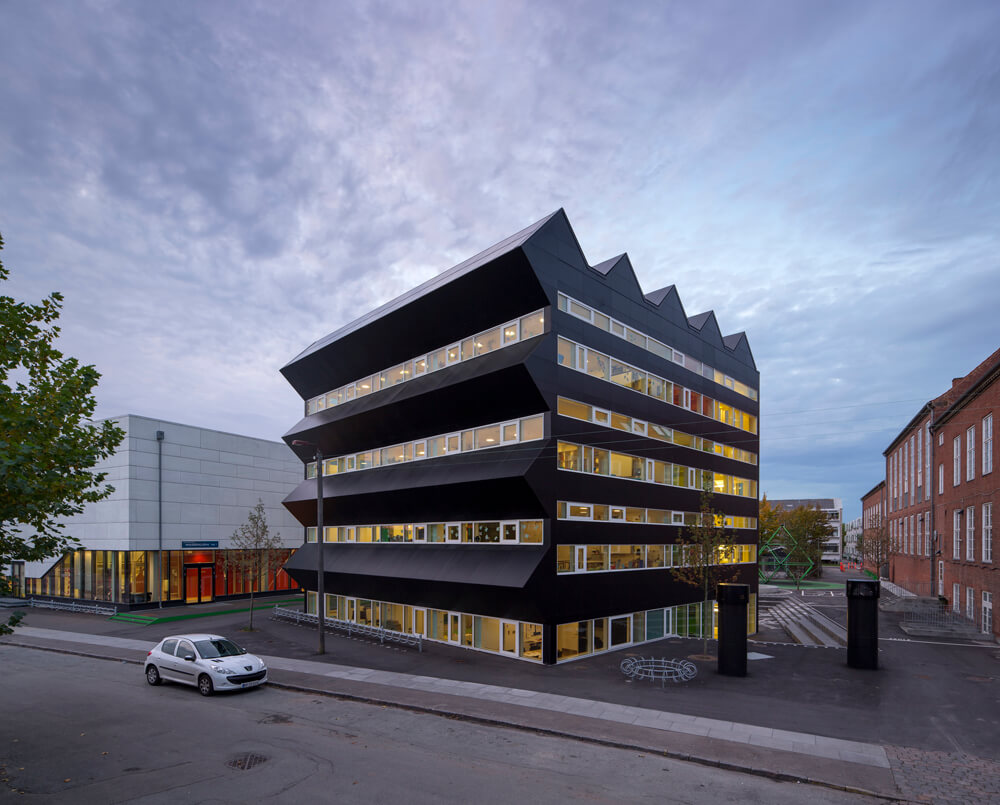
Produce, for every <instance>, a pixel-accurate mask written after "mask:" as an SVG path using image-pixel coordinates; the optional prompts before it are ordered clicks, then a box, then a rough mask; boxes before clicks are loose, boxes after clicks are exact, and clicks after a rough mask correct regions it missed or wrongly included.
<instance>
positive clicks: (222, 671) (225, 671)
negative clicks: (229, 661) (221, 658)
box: [212, 665, 236, 676]
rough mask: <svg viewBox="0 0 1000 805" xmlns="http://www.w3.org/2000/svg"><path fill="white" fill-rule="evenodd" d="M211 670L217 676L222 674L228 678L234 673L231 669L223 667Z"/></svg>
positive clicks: (217, 666) (218, 666)
mask: <svg viewBox="0 0 1000 805" xmlns="http://www.w3.org/2000/svg"><path fill="white" fill-rule="evenodd" d="M212 670H213V671H215V673H217V674H224V675H225V676H230V675H232V674H235V673H236V672H235V671H234V670H233V669H232V668H226V667H225V666H224V665H216V666H215V668H213V669H212Z"/></svg>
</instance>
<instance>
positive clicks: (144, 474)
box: [11, 414, 303, 607]
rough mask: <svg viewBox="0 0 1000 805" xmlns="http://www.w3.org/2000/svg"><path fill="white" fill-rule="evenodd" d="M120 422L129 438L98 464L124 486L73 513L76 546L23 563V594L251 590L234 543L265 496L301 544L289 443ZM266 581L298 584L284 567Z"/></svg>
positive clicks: (297, 470)
mask: <svg viewBox="0 0 1000 805" xmlns="http://www.w3.org/2000/svg"><path fill="white" fill-rule="evenodd" d="M113 421H115V422H117V423H118V425H119V426H120V427H122V428H123V429H124V430H125V433H126V436H125V438H124V439H123V440H122V443H121V444H120V445H119V447H118V449H117V450H116V451H115V453H114V455H112V456H111V457H110V458H108V459H107V460H106V461H104V462H102V463H101V464H99V465H98V467H97V469H98V470H99V471H105V472H107V482H108V483H110V484H111V485H112V486H113V487H114V488H115V491H114V492H113V493H112V494H111V496H110V497H108V498H107V499H105V500H102V501H99V502H97V503H91V504H87V506H86V507H85V509H84V511H83V512H82V513H80V514H79V515H77V516H75V517H72V518H70V519H68V520H66V521H65V522H66V531H65V533H66V534H68V535H71V536H73V537H76V538H77V539H78V540H79V547H78V549H77V550H74V551H72V552H70V553H68V554H66V555H65V556H58V557H53V558H51V559H49V560H47V561H43V562H15V563H14V565H13V567H12V568H11V570H12V571H13V578H14V579H15V583H16V585H17V586H18V587H19V588H20V590H19V591H20V592H22V593H23V594H25V595H27V596H45V597H58V598H72V599H82V600H90V601H107V602H113V603H116V604H119V605H124V606H126V607H127V606H148V605H151V604H152V605H159V604H160V602H161V601H162V603H163V604H178V603H179V604H183V603H200V602H205V601H211V600H214V599H217V598H230V597H239V596H242V595H244V594H246V593H248V592H249V587H248V589H247V590H244V584H243V579H241V578H238V576H237V574H235V573H233V572H232V571H231V570H229V569H227V567H226V563H225V559H226V551H227V549H228V548H230V547H231V537H232V535H233V532H234V531H235V530H236V529H237V528H239V526H240V525H242V524H243V523H245V522H246V521H247V515H248V514H249V511H250V509H251V508H253V507H254V506H255V505H256V504H257V501H258V500H261V501H263V503H264V509H265V512H266V514H267V523H268V526H269V527H270V530H271V532H272V533H274V532H278V533H279V534H280V536H281V539H282V542H283V545H284V546H285V549H286V550H287V552H288V554H289V555H290V554H291V553H292V550H293V549H294V548H297V547H299V546H300V545H301V544H302V527H301V526H300V525H299V523H298V522H297V521H296V520H295V518H294V517H292V515H291V514H289V513H288V510H287V509H286V508H285V507H284V506H283V505H282V500H283V499H284V498H285V497H286V496H287V495H288V493H289V492H291V491H292V490H293V489H294V488H295V487H296V485H297V484H298V483H299V482H300V481H301V480H302V477H303V465H302V462H301V461H300V460H299V459H298V458H297V457H296V455H295V454H294V453H293V452H292V450H291V449H290V448H289V447H288V446H287V445H285V444H284V443H282V442H275V441H268V440H265V439H255V438H252V437H249V436H237V435H235V434H231V433H223V432H220V431H216V430H208V429H206V428H198V427H193V426H191V425H180V424H177V423H175V422H165V421H162V420H158V419H149V418H147V417H142V416H136V415H134V414H130V415H126V416H121V417H113ZM261 582H262V584H261V587H260V589H263V590H287V589H297V585H295V584H294V582H292V580H291V579H290V578H289V577H288V576H287V575H286V574H285V573H284V571H279V572H277V573H271V574H270V576H269V578H267V579H262V580H261Z"/></svg>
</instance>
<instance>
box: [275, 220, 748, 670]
mask: <svg viewBox="0 0 1000 805" xmlns="http://www.w3.org/2000/svg"><path fill="white" fill-rule="evenodd" d="M560 291H562V292H563V293H566V294H568V295H569V296H571V297H573V298H575V299H577V300H578V301H580V302H582V303H584V304H586V305H589V306H591V307H593V308H594V309H596V310H599V311H601V312H602V313H605V314H607V315H610V316H612V317H613V318H615V319H618V320H619V321H622V322H624V323H625V324H626V325H628V326H630V327H633V328H635V329H637V330H639V331H641V332H643V333H646V334H647V335H650V336H653V337H654V338H657V339H658V340H660V341H662V342H663V343H666V344H669V345H671V346H673V347H675V348H676V349H678V350H680V351H683V352H684V353H685V354H686V355H689V356H691V357H692V358H695V359H697V360H699V361H702V362H704V363H706V364H708V365H710V366H712V367H713V368H715V369H718V370H721V371H723V372H725V373H726V374H727V375H729V376H730V377H733V378H735V379H736V380H738V381H740V382H742V383H746V384H747V385H749V386H751V387H753V388H759V373H758V372H757V369H756V366H755V364H754V360H753V355H752V354H751V352H750V348H749V344H748V343H747V340H746V338H745V336H743V334H737V335H733V336H725V337H724V336H723V335H722V334H721V331H720V330H719V327H718V324H717V322H716V319H715V316H714V314H713V313H705V314H699V315H698V316H693V317H690V318H689V317H688V316H687V315H686V314H685V312H684V309H683V306H682V305H681V302H680V299H679V297H678V295H677V292H676V290H675V289H674V288H673V287H672V286H671V287H669V288H665V289H663V290H660V291H656V292H653V293H650V294H648V295H643V293H642V290H641V289H640V287H639V285H638V282H637V281H636V278H635V274H634V272H633V270H632V267H631V264H630V263H629V261H628V257H627V256H624V255H623V256H622V257H619V258H615V259H613V260H609V261H607V262H605V263H602V264H600V265H598V266H595V267H590V266H589V265H588V264H587V263H586V260H585V258H584V256H583V253H582V251H581V249H580V247H579V244H578V242H577V240H576V236H575V235H574V234H573V231H572V229H571V227H570V225H569V222H568V220H567V219H566V216H565V214H564V213H563V212H562V211H561V210H560V211H558V212H556V213H554V214H553V215H551V216H548V217H547V218H546V219H543V220H542V221H540V222H538V223H537V224H534V225H533V226H531V227H529V228H528V229H526V230H523V231H522V232H521V233H518V234H517V235H514V236H512V237H511V238H508V239H507V240H506V241H504V242H503V243H501V244H498V245H497V246H495V247H492V248H491V249H488V250H487V251H486V252H483V253H481V254H480V255H477V256H476V257H474V258H471V259H470V260H468V261H466V262H465V263H463V264H461V265H460V266H456V267H455V268H454V269H451V270H450V271H448V272H445V273H444V274H442V275H441V276H439V277H437V278H435V279H433V280H431V281H430V282H428V283H425V284H424V285H422V286H420V287H419V288H416V289H414V290H413V291H410V292H408V293H407V294H404V296H402V297H400V298H399V299H397V300H394V301H393V302H390V303H389V304H387V305H385V306H383V308H380V309H379V310H377V311H373V312H372V313H370V314H367V315H366V316H363V317H362V318H361V319H359V320H358V321H356V322H354V323H352V324H349V325H347V326H345V327H343V328H341V330H339V331H337V332H335V333H332V334H331V335H330V336H327V337H325V338H323V339H320V340H319V341H317V342H316V343H315V344H313V345H312V346H310V347H309V348H308V349H307V350H305V351H304V352H303V353H302V354H301V355H300V356H298V357H297V358H295V359H294V360H293V361H291V362H290V363H289V364H288V365H287V366H285V367H284V368H283V369H282V373H283V374H284V375H285V377H286V378H287V379H288V380H289V382H290V383H291V384H292V385H293V386H294V387H295V389H296V391H298V392H299V394H300V395H302V397H303V398H304V399H307V398H310V397H312V396H315V395H317V394H321V393H323V392H326V391H329V390H331V389H334V388H337V387H339V386H341V385H343V384H344V383H347V382H350V381H352V380H357V379H359V378H361V377H364V376H365V375H368V374H372V373H374V372H376V371H380V370H382V369H386V368H387V367H389V366H393V365H395V364H398V363H400V362H402V361H403V360H406V359H410V358H413V357H416V356H417V355H420V354H422V353H424V352H429V351H431V350H434V349H439V348H441V347H444V346H447V345H448V344H451V343H454V342H456V341H459V340H461V339H463V338H467V337H469V336H471V335H474V334H475V333H478V332H482V331H484V330H487V329H490V328H492V327H496V326H499V325H502V324H504V323H505V322H507V321H511V320H514V319H517V318H519V317H521V316H524V315H525V314H528V313H531V312H532V311H535V310H538V309H540V308H545V319H546V327H545V330H546V331H545V334H544V335H541V336H537V337H535V338H532V339H529V340H527V341H524V342H520V343H517V344H515V345H513V346H509V347H504V348H502V349H499V350H496V351H495V352H492V353H489V354H487V355H483V356H480V357H477V358H473V359H471V360H469V361H467V362H463V363H459V364H455V365H453V366H450V367H447V368H445V369H442V370H439V371H437V372H433V373H429V374H427V375H424V376H421V377H419V378H416V379H413V380H410V381H408V382H405V383H401V384H399V385H397V386H394V387H392V388H390V389H385V390H382V391H379V392H375V393H372V394H369V395H367V396H365V397H362V398H359V399H356V400H353V401H351V402H348V403H345V404H343V405H339V406H336V407H334V408H330V409H327V410H325V411H320V412H318V413H315V414H313V415H311V416H308V417H305V418H303V419H302V420H301V421H299V422H298V423H297V424H296V425H295V426H294V427H293V428H292V429H291V430H289V432H288V433H287V434H286V435H285V437H284V438H285V440H286V441H287V442H288V443H291V442H292V441H293V440H294V439H304V440H307V441H312V442H318V443H319V444H320V446H321V448H322V450H323V452H324V455H326V456H337V455H343V454H346V453H353V452H358V451H361V450H369V449H374V448H379V447H386V446H390V445H393V444H398V443H401V442H406V441H411V440H414V439H420V438H425V437H431V436H438V435H443V434H446V433H453V432H455V431H460V430H465V429H469V428H474V427H480V426H483V425H487V424H492V423H497V422H503V421H508V420H513V419H517V418H520V417H524V416H530V415H533V414H539V413H543V412H544V413H545V414H546V416H545V422H546V431H545V432H546V434H547V438H546V439H544V440H539V441H532V442H526V443H520V444H514V445H507V446H503V447H496V448H491V449H487V450H478V451H473V452H468V453H462V454H458V455H454V456H447V457H441V458H434V459H427V460H422V461H414V462H410V463H405V464H399V465H394V466H391V467H380V468H374V469H367V470H363V471H356V472H353V473H345V474H340V475H334V476H327V477H326V478H324V479H323V489H324V497H325V506H324V511H325V517H326V524H327V525H372V524H394V523H426V522H432V523H435V522H437V523H445V522H460V521H471V520H493V521H496V520H515V519H518V520H524V519H532V520H544V521H545V523H546V525H545V529H544V533H545V537H544V543H543V544H541V545H526V544H521V545H479V544H457V545H456V544H426V545H421V544H397V543H390V544H377V545H373V544H345V543H336V544H325V545H323V546H322V549H323V550H324V552H325V566H326V568H327V573H326V579H325V587H326V590H327V591H329V592H331V593H336V594H340V595H349V596H356V597H359V598H365V599H373V600H383V601H391V602H394V603H401V604H410V605H415V606H425V607H432V608H436V609H444V610H451V611H458V612H464V613H475V614H482V615H488V616H492V617H504V618H514V619H518V620H523V621H530V622H533V623H542V624H545V625H546V626H554V625H556V624H559V623H567V622H572V621H577V620H586V619H590V618H595V617H603V616H608V615H620V614H624V613H629V612H635V611H641V610H645V609H652V608H656V607H664V606H674V605H677V604H680V603H685V602H690V601H694V600H697V599H698V597H699V593H698V591H696V590H694V588H692V587H686V586H683V585H679V584H678V583H677V582H676V581H675V580H674V579H673V577H672V575H671V574H670V572H669V571H667V570H661V569H650V570H633V571H629V572H609V573H582V574H575V575H569V574H564V575H558V574H557V573H556V560H555V555H556V546H557V545H560V544H563V545H565V544H587V543H590V544H641V543H647V544H668V543H672V542H676V541H678V539H679V537H680V531H681V527H680V526H663V525H652V524H641V525H640V524H619V523H593V522H575V521H561V520H557V519H556V515H557V507H556V503H557V501H559V500H573V501H581V502H590V503H606V504H615V505H632V506H640V507H648V508H663V509H671V510H678V511H697V510H698V507H699V503H700V500H699V493H698V492H697V491H696V490H694V489H678V488H675V487H668V486H659V485H654V484H649V483H641V482H636V481H631V480H625V479H618V478H609V477H603V476H601V477H599V476H594V475H584V474H580V473H571V472H564V471H560V470H558V469H557V466H556V443H557V441H558V440H559V439H564V440H567V441H573V442H576V443H579V444H587V445H596V446H605V447H607V448H610V449H614V450H617V451H620V452H625V453H631V454H634V455H638V456H643V457H646V458H655V459H660V460H664V461H669V462H673V463H677V464H681V465H685V466H691V467H696V468H699V469H709V470H713V471H716V472H724V473H728V474H731V475H735V476H738V477H741V478H747V479H751V480H754V481H756V480H757V478H758V468H757V466H756V465H751V464H748V463H745V462H740V461H736V460H734V459H729V458H725V457H723V456H720V455H716V454H711V453H705V452H702V451H696V450H694V449H691V448H684V447H680V446H677V445H673V444H665V443H663V442H660V441H656V440H653V439H650V438H647V437H645V436H641V435H637V434H630V433H624V432H622V431H618V430H610V429H607V428H601V427H599V426H596V425H593V424H590V423H586V422H582V421H578V420H574V419H570V418H567V417H564V416H559V415H557V414H556V413H555V411H556V408H557V399H558V397H559V396H560V395H561V396H564V397H568V398H572V399H576V400H580V401H582V402H586V403H589V404H592V405H596V406H599V407H602V408H606V409H609V410H612V411H615V412H618V413H621V414H625V415H628V416H633V417H638V418H641V419H644V420H646V421H649V422H654V423H657V424H661V425H666V426H669V427H673V428H676V429H678V430H681V431H683V432H685V433H689V434H691V435H695V436H703V437H705V438H709V439H712V440H713V441H715V442H720V443H723V444H728V445H732V446H736V447H739V448H741V449H744V450H749V451H752V452H753V453H758V452H759V438H758V436H757V435H756V434H751V433H747V432H745V431H743V430H739V429H737V428H735V427H732V426H730V425H726V424H724V423H721V422H717V421H714V420H712V419H709V418H706V417H703V416H700V415H696V414H693V413H692V412H690V411H687V410H684V409H682V408H678V407H675V406H672V405H669V404H666V403H663V402H660V401H658V400H655V399H653V398H651V397H648V396H646V395H644V394H641V393H637V392H635V391H632V390H630V389H626V388H623V387H621V386H618V385H615V384H613V383H610V382H607V381H604V380H600V379H596V378H593V377H590V376H588V375H586V374H583V373H581V372H577V371H575V370H572V369H569V368H565V367H561V366H559V365H558V361H557V344H556V342H557V337H558V336H560V335H562V336H565V337H566V338H569V339H571V340H573V341H575V342H577V343H580V344H582V345H585V346H588V347H591V348H594V349H597V350H599V351H601V352H604V353H606V354H609V355H612V356H614V357H615V358H618V359H621V360H623V361H625V362H627V363H630V364H632V365H633V366H636V367H639V368H641V369H644V370H648V371H651V372H653V373H655V374H658V375H660V376H661V377H664V378H665V379H667V380H669V381H671V382H674V383H677V384H680V385H682V386H684V387H686V388H689V389H692V390H693V391H696V392H699V393H703V394H706V395H708V396H709V397H712V398H714V399H716V400H719V401H721V402H724V403H727V404H729V405H732V406H733V407H735V408H738V409H740V410H742V411H745V412H747V413H749V414H752V415H753V416H757V415H758V413H759V404H758V402H757V401H756V400H752V399H750V398H748V397H745V396H742V395H740V394H738V393H737V392H736V391H734V390H732V389H729V388H726V387H725V386H723V385H720V384H717V383H715V382H713V381H712V380H709V379H707V378H704V377H703V376H701V375H700V374H696V373H694V372H691V371H689V370H687V369H684V368H681V367H679V366H677V365H676V364H674V363H671V362H669V361H667V360H665V359H663V358H660V357H657V356H656V355H653V354H652V353H650V352H647V351H645V350H643V349H641V348H640V347H638V346H636V345H634V344H632V343H630V342H628V341H626V340H624V339H622V338H619V337H617V336H614V335H612V334H610V333H607V332H604V331H602V330H600V329H598V328H597V327H595V326H593V325H591V324H588V323H586V322H584V321H581V320H580V319H578V318H575V317H574V316H571V315H569V314H567V313H564V312H561V311H559V310H558V298H557V297H558V292H560ZM299 454H300V455H301V456H302V458H303V460H309V459H311V457H312V455H311V454H312V450H311V449H306V448H300V449H299ZM315 494H316V481H315V480H313V479H309V480H303V482H302V483H301V484H300V485H299V486H298V487H297V488H296V490H295V491H294V492H293V493H292V494H291V495H289V496H288V498H287V499H286V501H285V505H286V506H287V507H288V508H289V510H290V511H291V512H292V513H293V514H294V515H295V517H296V518H297V519H298V520H299V521H300V522H301V523H303V525H313V524H314V523H315V516H316V506H315ZM715 505H716V506H717V508H720V509H722V510H724V512H725V513H726V514H729V515H733V516H745V517H756V516H757V500H756V499H752V498H744V497H736V496H730V495H721V496H717V497H716V499H715ZM736 534H737V535H740V536H738V537H737V539H738V541H741V542H746V543H756V532H753V531H749V530H744V531H737V532H736ZM315 550H317V546H316V545H305V546H303V548H302V549H300V550H299V551H298V552H297V553H296V554H295V556H294V557H293V559H292V560H291V561H290V562H289V564H288V565H287V566H286V569H287V570H288V572H289V574H290V575H291V576H292V577H293V578H294V579H295V580H296V581H298V582H299V583H300V584H302V585H303V586H305V587H306V588H307V589H308V588H311V589H315V587H316V577H315V570H314V569H313V568H314V564H315V558H316V557H315ZM737 580H738V581H742V582H744V583H748V584H750V585H751V588H752V589H754V590H755V589H756V574H755V567H754V566H744V567H742V568H741V569H740V570H739V578H738V579H737ZM553 639H554V638H552V635H551V633H548V635H547V637H546V638H545V645H546V658H545V659H546V662H552V661H554V655H553V654H552V647H553V646H554V643H553Z"/></svg>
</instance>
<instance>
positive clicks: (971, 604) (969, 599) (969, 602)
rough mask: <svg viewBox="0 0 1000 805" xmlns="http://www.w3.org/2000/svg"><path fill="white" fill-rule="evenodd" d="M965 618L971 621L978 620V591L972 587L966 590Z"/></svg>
mask: <svg viewBox="0 0 1000 805" xmlns="http://www.w3.org/2000/svg"><path fill="white" fill-rule="evenodd" d="M965 617H967V618H968V619H969V620H970V621H974V620H975V619H976V591H975V590H973V589H972V588H971V587H966V588H965Z"/></svg>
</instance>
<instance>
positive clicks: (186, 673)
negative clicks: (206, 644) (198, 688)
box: [172, 640, 198, 685]
mask: <svg viewBox="0 0 1000 805" xmlns="http://www.w3.org/2000/svg"><path fill="white" fill-rule="evenodd" d="M191 656H193V657H194V662H189V661H188V660H185V659H184V658H185V657H191ZM172 666H173V672H174V679H175V680H176V681H177V682H183V683H184V684H186V685H196V684H198V652H197V651H195V650H194V645H193V644H192V643H191V641H190V640H179V641H177V654H176V656H175V657H174V659H173V663H172Z"/></svg>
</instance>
